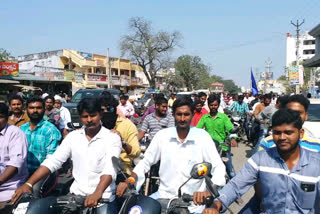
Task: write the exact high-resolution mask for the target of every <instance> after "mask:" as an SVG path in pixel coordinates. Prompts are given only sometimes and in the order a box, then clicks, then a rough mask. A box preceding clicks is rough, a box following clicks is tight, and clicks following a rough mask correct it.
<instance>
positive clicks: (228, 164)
mask: <svg viewBox="0 0 320 214" xmlns="http://www.w3.org/2000/svg"><path fill="white" fill-rule="evenodd" d="M226 154H227V158H228V161H227V162H226V170H227V173H228V175H229V177H230V179H232V178H233V177H234V176H236V171H235V170H234V168H233V164H232V156H231V149H229V150H228V151H227V153H226Z"/></svg>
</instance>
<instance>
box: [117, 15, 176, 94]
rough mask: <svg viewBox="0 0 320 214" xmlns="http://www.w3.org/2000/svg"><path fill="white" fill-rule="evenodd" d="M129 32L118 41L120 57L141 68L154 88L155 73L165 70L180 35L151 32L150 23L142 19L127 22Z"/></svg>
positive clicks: (136, 18)
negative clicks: (133, 62) (124, 57)
mask: <svg viewBox="0 0 320 214" xmlns="http://www.w3.org/2000/svg"><path fill="white" fill-rule="evenodd" d="M129 32H130V33H129V34H128V35H125V36H123V37H122V39H121V40H120V50H121V55H122V56H125V55H126V56H128V58H130V59H131V60H132V61H135V62H136V63H137V64H138V65H139V66H141V67H142V69H143V73H144V74H145V75H146V77H147V79H148V82H149V84H150V86H151V87H152V88H155V86H156V82H155V77H156V75H157V72H158V71H159V70H160V69H166V68H167V65H168V64H167V62H168V56H169V55H170V53H171V52H172V51H173V49H174V48H175V47H176V46H178V45H179V42H180V40H181V34H180V33H179V32H177V31H174V32H172V33H169V32H166V31H158V32H153V29H152V27H151V22H150V21H148V20H146V19H144V18H142V17H133V18H131V19H130V20H129Z"/></svg>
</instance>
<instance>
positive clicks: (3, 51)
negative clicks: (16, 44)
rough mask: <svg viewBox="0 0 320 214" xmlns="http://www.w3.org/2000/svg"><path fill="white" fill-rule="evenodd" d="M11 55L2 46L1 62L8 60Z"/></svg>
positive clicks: (0, 50) (0, 51) (0, 49)
mask: <svg viewBox="0 0 320 214" xmlns="http://www.w3.org/2000/svg"><path fill="white" fill-rule="evenodd" d="M9 56H10V53H8V52H7V51H6V50H5V49H3V48H0V62H3V61H6V60H7V59H8V58H9Z"/></svg>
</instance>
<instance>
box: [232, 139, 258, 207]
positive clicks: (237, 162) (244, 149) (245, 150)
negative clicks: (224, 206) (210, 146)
mask: <svg viewBox="0 0 320 214" xmlns="http://www.w3.org/2000/svg"><path fill="white" fill-rule="evenodd" d="M251 151H252V148H251V147H250V146H248V145H246V144H245V143H242V142H241V143H239V144H238V147H232V148H231V153H232V154H233V156H232V162H233V166H234V168H235V170H236V172H238V171H239V170H240V169H241V168H242V166H243V165H244V163H245V162H246V160H247V159H248V158H249V157H250V156H251ZM253 194H254V190H253V188H251V189H250V190H249V191H248V192H247V193H246V194H245V195H243V196H242V197H241V198H242V200H243V201H244V203H243V205H242V206H239V205H238V204H237V203H233V204H232V205H231V206H230V209H231V211H232V212H233V213H238V212H239V211H240V210H241V209H242V207H243V206H244V205H245V204H246V203H247V202H248V201H249V200H250V198H251V197H252V196H253ZM226 213H229V212H226Z"/></svg>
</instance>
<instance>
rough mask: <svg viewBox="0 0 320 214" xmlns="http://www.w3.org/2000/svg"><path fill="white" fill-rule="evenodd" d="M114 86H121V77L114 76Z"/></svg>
mask: <svg viewBox="0 0 320 214" xmlns="http://www.w3.org/2000/svg"><path fill="white" fill-rule="evenodd" d="M112 85H120V77H118V76H112Z"/></svg>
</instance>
